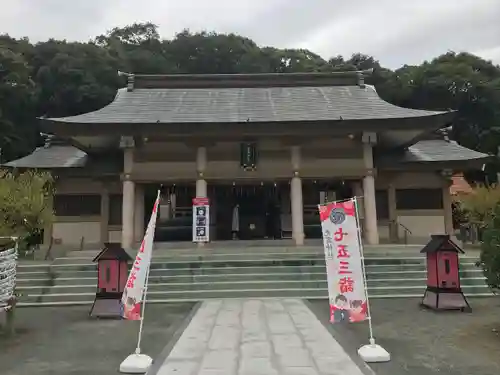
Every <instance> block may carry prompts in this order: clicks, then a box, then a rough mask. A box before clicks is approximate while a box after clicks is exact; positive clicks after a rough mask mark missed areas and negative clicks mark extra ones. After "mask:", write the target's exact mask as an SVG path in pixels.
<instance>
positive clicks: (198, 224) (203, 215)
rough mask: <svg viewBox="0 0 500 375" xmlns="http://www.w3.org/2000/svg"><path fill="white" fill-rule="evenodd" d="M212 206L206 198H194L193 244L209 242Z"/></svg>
mask: <svg viewBox="0 0 500 375" xmlns="http://www.w3.org/2000/svg"><path fill="white" fill-rule="evenodd" d="M209 229H210V206H209V200H208V198H205V197H196V198H193V242H208V241H209V236H208V233H209Z"/></svg>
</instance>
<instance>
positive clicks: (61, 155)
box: [4, 145, 87, 169]
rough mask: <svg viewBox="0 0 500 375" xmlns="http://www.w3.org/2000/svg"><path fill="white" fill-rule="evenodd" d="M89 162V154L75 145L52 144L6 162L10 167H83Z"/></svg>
mask: <svg viewBox="0 0 500 375" xmlns="http://www.w3.org/2000/svg"><path fill="white" fill-rule="evenodd" d="M86 162H87V154H86V153H85V152H83V151H82V150H80V149H78V148H76V147H74V146H66V145H51V146H50V147H38V148H36V149H35V151H33V152H32V153H31V154H29V155H27V156H25V157H23V158H20V159H17V160H13V161H11V162H9V163H5V164H4V166H5V167H10V168H39V169H52V168H74V167H83V166H84V165H85V164H86Z"/></svg>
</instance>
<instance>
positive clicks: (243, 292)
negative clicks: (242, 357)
mask: <svg viewBox="0 0 500 375" xmlns="http://www.w3.org/2000/svg"><path fill="white" fill-rule="evenodd" d="M462 289H463V291H464V293H465V294H466V295H470V296H487V295H492V293H491V291H490V290H489V288H488V287H487V286H486V285H484V286H476V285H471V286H469V285H464V286H463V288H462ZM424 291H425V286H400V287H372V288H369V295H370V297H371V298H390V297H422V296H423V294H424ZM94 297H95V293H92V292H82V293H57V294H55V293H51V294H45V295H36V294H30V295H26V296H23V298H22V299H21V301H20V302H21V303H20V305H21V306H22V305H23V304H25V305H26V304H34V303H40V302H43V303H45V304H50V303H57V302H66V303H69V304H71V303H89V304H90V303H92V301H93V300H94ZM269 297H276V298H290V297H296V298H305V299H313V298H328V293H327V290H326V288H290V287H284V288H277V289H265V290H263V289H251V288H245V289H221V290H189V291H186V290H184V291H154V290H153V291H148V297H147V299H148V301H158V302H171V301H183V300H184V301H198V300H204V299H210V298H269Z"/></svg>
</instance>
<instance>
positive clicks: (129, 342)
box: [0, 303, 194, 375]
mask: <svg viewBox="0 0 500 375" xmlns="http://www.w3.org/2000/svg"><path fill="white" fill-rule="evenodd" d="M193 306H194V305H193V304H190V303H185V304H164V305H157V304H151V305H148V306H147V307H146V318H145V323H144V335H143V341H142V342H143V344H142V345H141V346H142V351H143V352H144V353H146V354H148V355H150V356H151V357H152V358H156V357H157V356H158V355H159V354H160V353H161V352H162V350H163V349H164V347H165V346H166V345H167V344H168V343H169V341H170V339H171V338H172V336H173V335H175V333H176V332H177V331H178V329H180V327H181V326H182V324H183V323H184V322H185V319H186V318H187V317H188V316H189V313H190V311H191V310H192V308H193ZM89 308H90V307H89V306H85V307H84V306H78V307H59V308H52V307H40V308H19V309H18V310H17V317H16V319H17V324H16V326H17V327H18V329H17V330H18V332H17V334H16V336H15V338H14V339H7V338H6V337H4V336H0V374H2V375H27V374H30V375H49V374H50V375H110V374H117V373H118V367H119V365H120V363H121V362H122V361H123V360H124V359H125V358H126V357H127V355H129V354H131V353H132V352H133V351H134V349H135V346H136V343H137V332H138V327H139V326H138V322H135V321H124V320H93V319H89V317H88V311H89Z"/></svg>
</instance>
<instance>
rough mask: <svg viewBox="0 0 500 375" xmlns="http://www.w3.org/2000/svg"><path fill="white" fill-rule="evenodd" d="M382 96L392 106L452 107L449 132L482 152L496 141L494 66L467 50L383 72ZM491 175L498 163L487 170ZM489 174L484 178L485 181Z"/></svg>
mask: <svg viewBox="0 0 500 375" xmlns="http://www.w3.org/2000/svg"><path fill="white" fill-rule="evenodd" d="M386 78H387V81H386V82H385V83H383V84H381V86H382V91H383V94H382V96H383V97H384V98H385V99H386V100H388V101H390V102H392V103H394V104H397V105H401V106H404V107H410V108H422V109H430V110H449V109H453V110H457V111H458V114H457V118H456V120H455V122H454V126H453V132H452V137H453V138H454V139H455V140H457V141H458V142H459V143H460V144H462V145H464V146H466V147H469V148H472V149H475V150H479V151H482V152H486V153H494V154H496V153H497V148H498V146H500V67H499V66H495V65H494V64H492V63H491V62H489V61H486V60H484V59H481V58H480V57H477V56H474V55H471V54H468V53H454V52H449V53H446V54H443V55H441V56H439V57H437V58H435V59H434V60H432V61H430V62H424V63H423V64H422V65H419V66H404V67H402V68H400V69H398V70H396V71H395V73H394V74H392V75H388V76H387V77H386ZM491 171H492V174H495V173H496V172H497V171H500V166H496V164H495V166H494V168H492V169H491ZM491 180H492V179H491V178H490V181H491Z"/></svg>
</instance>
